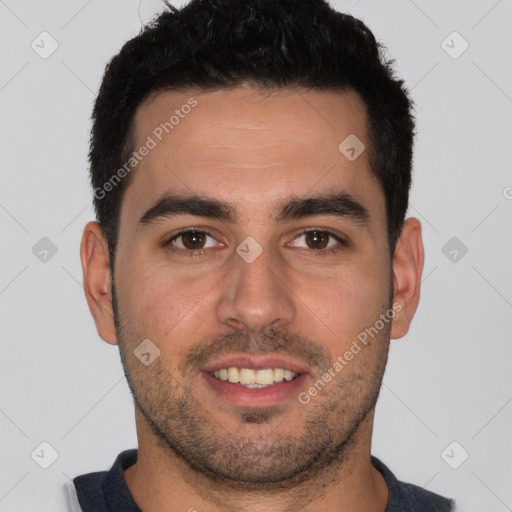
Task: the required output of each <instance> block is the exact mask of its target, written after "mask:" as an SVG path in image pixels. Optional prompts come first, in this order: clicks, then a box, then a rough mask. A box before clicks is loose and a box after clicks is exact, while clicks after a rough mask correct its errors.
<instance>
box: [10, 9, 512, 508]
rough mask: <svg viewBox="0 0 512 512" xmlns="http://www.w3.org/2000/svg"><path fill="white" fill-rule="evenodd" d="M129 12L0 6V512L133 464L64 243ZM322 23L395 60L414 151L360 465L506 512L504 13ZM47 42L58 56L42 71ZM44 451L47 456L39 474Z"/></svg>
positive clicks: (510, 299) (511, 104) (124, 410)
mask: <svg viewBox="0 0 512 512" xmlns="http://www.w3.org/2000/svg"><path fill="white" fill-rule="evenodd" d="M139 4H140V2H139V1H138V0H130V1H127V0H110V1H103V2H101V1H99V0H89V1H85V0H72V1H70V0H68V1H63V0H61V1H53V2H36V1H22V0H19V1H15V0H0V34H1V40H2V42H1V46H0V52H1V62H2V66H1V70H0V109H1V111H0V140H1V145H2V146H1V155H2V158H1V163H0V169H1V173H2V175H1V184H2V186H1V188H0V230H1V234H2V245H1V247H2V250H1V252H0V263H1V265H0V308H1V309H0V311H1V323H0V329H1V339H2V357H1V358H0V361H1V362H0V390H1V391H0V433H1V436H0V456H1V466H2V470H1V472H0V510H1V511H35V510H37V511H38V512H45V511H51V510H57V509H58V506H59V505H58V504H59V503H61V501H60V498H59V496H60V495H61V493H62V491H61V489H62V486H63V484H64V483H65V482H66V481H67V480H68V479H69V478H72V477H74V476H76V475H78V474H82V473H85V472H90V471H95V470H100V469H106V468H108V467H110V465H111V464H112V462H113V461H114V458H115V457H116V455H117V454H118V453H119V452H120V451H122V450H124V449H126V448H131V447H135V446H136V434H135V428H134V419H133V406H132V403H131V397H130V395H129V391H128V388H127V385H126V383H125V381H124V378H123V373H122V368H121V365H120V363H119V358H118V352H117V348H116V347H112V346H110V345H107V344H105V343H103V342H102V341H101V340H100V339H99V337H98V336H97V333H96V330H95V327H94V324H93V321H92V317H91V316H90V314H89V311H88V308H87V305H86V302H85V298H84V293H83V289H82V272H81V266H80V261H79V242H80V237H81V231H82V228H83V225H84V224H85V223H86V222H87V221H88V220H92V219H93V212H92V209H91V194H90V190H89V185H88V181H87V180H88V176H87V161H86V155H87V142H88V134H89V129H90V121H89V117H90V112H91V108H92V102H93V100H94V96H95V92H96V91H97V89H98V87H99V84H100V80H101V77H102V74H103V70H104V66H105V63H106V62H107V61H108V60H109V59H110V57H111V56H112V55H113V54H114V53H116V52H117V51H118V50H119V49H120V47H121V46H122V44H123V43H124V42H125V41H126V40H127V39H129V38H130V37H132V36H134V35H136V34H137V33H138V31H139V28H140V25H141V18H142V19H143V20H147V19H148V17H149V16H150V14H151V13H153V12H155V10H156V9H157V5H158V2H157V1H156V0H155V1H149V0H148V1H147V2H146V1H144V2H143V3H142V5H139ZM177 5H180V4H179V3H177ZM334 5H335V6H336V7H338V8H339V9H340V10H345V11H347V12H350V13H353V14H354V15H356V16H358V17H361V18H362V19H363V21H365V22H366V23H367V24H368V25H369V26H370V28H371V29H372V30H373V31H374V33H375V34H376V36H377V38H378V39H379V40H381V41H382V42H383V43H385V44H386V45H387V46H388V49H389V54H390V55H391V56H392V57H394V58H396V59H397V70H398V73H399V74H400V75H401V76H403V77H404V78H405V80H406V82H407V85H408V86H409V88H410V89H411V91H412V96H413V98H414V100H415V102H416V112H417V120H418V131H419V135H418V137H417V144H416V154H415V175H414V179H415V184H414V189H413V192H412V196H411V206H410V212H409V213H410V215H414V216H417V217H419V219H420V220H421V221H422V224H423V230H424V231H423V233H424V242H425V247H426V262H425V271H424V278H423V291H422V299H421V302H420V308H419V311H418V313H417V316H416V318H415V321H414V322H413V326H412V329H411V331H410V333H409V334H408V335H407V337H406V338H404V339H402V340H396V341H394V342H392V349H391V354H390V362H389V367H388V369H387V372H386V376H385V384H384V387H383V389H382V393H381V398H380V402H379V405H378V408H377V418H376V425H375V436H374V444H373V453H374V454H375V455H377V456H378V457H380V458H381V459H382V460H383V461H384V462H385V463H386V464H388V465H389V466H390V468H391V469H392V470H393V471H394V472H395V473H396V475H397V476H398V477H399V478H401V479H405V480H408V481H411V482H413V483H416V484H418V485H421V486H425V487H426V488H427V489H430V490H433V491H435V492H438V493H441V494H445V495H449V496H452V497H455V498H457V499H458V500H459V505H460V510H463V511H465V512H482V511H485V512H491V511H495V512H502V511H506V510H512V486H511V485H510V482H511V481H512V464H511V462H510V460H511V459H512V440H511V423H512V404H511V402H512V385H511V384H512V382H511V381H512V379H511V371H510V364H511V361H512V344H511V343H510V333H511V331H512V329H511V327H512V315H511V312H512V309H511V308H512V286H511V285H512V270H511V265H510V263H511V262H512V244H511V243H510V237H511V229H510V227H511V223H510V220H511V215H512V173H511V172H510V162H511V160H512V158H511V157H512V155H511V146H512V144H511V141H510V137H511V135H512V130H511V128H512V126H511V124H512V121H511V113H512V74H511V71H510V63H511V62H512V45H511V42H512V41H511V39H512V36H511V32H512V31H511V30H510V21H511V15H512V2H511V1H510V0H501V1H496V0H481V1H462V0H457V1H450V2H442V1H426V0H415V1H412V0H396V1H395V0H394V1H382V0H381V1H379V0H359V1H338V2H336V3H335V4H334ZM43 31H46V32H48V33H49V34H51V37H52V38H53V39H54V40H55V41H57V43H58V48H57V50H56V51H55V52H54V53H53V54H52V55H50V56H47V55H44V56H46V57H47V58H42V57H41V56H40V54H41V53H43V54H44V52H49V50H51V48H52V44H55V43H52V40H51V39H49V37H48V36H40V34H41V32H43ZM454 31H456V32H458V34H460V36H459V35H457V34H453V32H454ZM33 41H34V43H33V44H34V46H35V48H36V49H37V51H38V52H39V53H37V52H36V51H35V50H34V49H33V48H32V47H31V44H32V42H33ZM443 41H445V42H444V43H443ZM464 41H466V42H467V44H469V47H468V48H467V50H466V51H464V53H462V54H461V51H462V50H463V49H464V47H465V44H466V43H465V42H464ZM43 237H47V238H48V239H49V240H51V242H52V244H53V245H54V246H55V247H56V249H57V253H56V254H53V253H52V246H49V245H48V241H47V240H44V241H42V242H39V241H40V239H41V238H43ZM453 237H456V240H452V241H451V242H449V241H450V240H451V239H452V238H453ZM38 242H39V245H36V244H38ZM447 243H449V245H448V246H447V245H446V244H447ZM34 246H36V248H35V249H34V250H33V247H34ZM464 247H466V248H467V253H466V254H463V252H464ZM44 250H48V251H49V252H48V253H44ZM454 251H455V252H454ZM53 252H54V250H53ZM34 253H35V254H34ZM44 258H46V260H45V261H44ZM41 259H43V261H41ZM43 441H45V442H48V443H49V444H50V445H51V446H52V447H53V449H54V450H56V452H58V458H57V459H56V460H55V461H54V462H53V464H51V466H50V467H49V468H48V469H43V468H41V467H40V465H47V464H49V463H50V462H52V460H53V459H52V450H51V449H50V448H49V447H48V446H46V445H43V446H42V447H41V446H40V443H41V442H43ZM453 442H456V443H457V444H452V443H453ZM34 450H35V452H34ZM466 452H467V453H468V454H469V457H468V458H467V460H465V461H464V458H465V456H466ZM31 454H33V456H31ZM452 466H453V467H456V469H454V468H453V467H452ZM36 504H37V505H36Z"/></svg>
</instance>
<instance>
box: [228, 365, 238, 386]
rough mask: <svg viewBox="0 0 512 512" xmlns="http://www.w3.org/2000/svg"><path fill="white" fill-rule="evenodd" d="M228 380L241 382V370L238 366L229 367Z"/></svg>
mask: <svg viewBox="0 0 512 512" xmlns="http://www.w3.org/2000/svg"><path fill="white" fill-rule="evenodd" d="M228 380H229V382H234V383H236V382H240V371H239V370H238V368H228Z"/></svg>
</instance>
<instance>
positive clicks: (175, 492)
mask: <svg viewBox="0 0 512 512" xmlns="http://www.w3.org/2000/svg"><path fill="white" fill-rule="evenodd" d="M136 422H137V433H138V438H139V453H138V460H137V463H136V464H135V465H133V466H132V467H130V468H129V469H127V470H126V471H125V479H126V482H127V485H128V488H129V490H130V492H131V494H132V496H133V498H134V499H135V501H136V502H137V504H138V506H139V508H141V509H142V510H144V512H157V511H159V512H175V511H177V510H183V511H189V512H202V511H206V510H208V511H209V512H221V511H222V512H235V511H236V512H249V511H251V512H260V511H268V510H272V511H275V512H289V511H290V512H291V511H294V512H295V511H297V510H302V511H305V512H320V511H322V512H330V511H333V512H334V511H338V510H345V509H347V510H353V511H354V512H359V511H363V510H364V511H372V512H384V510H385V508H386V504H387V501H388V489H387V486H386V483H385V481H384V478H383V477H382V475H381V474H380V473H379V471H377V470H376V469H375V468H374V467H373V466H372V464H371V457H370V448H371V433H372V426H373V411H372V412H371V413H370V414H369V415H368V416H367V417H366V418H365V420H364V421H363V422H362V423H361V425H360V427H359V429H358V431H357V432H356V433H355V435H354V437H353V439H352V442H351V443H350V445H347V446H346V450H345V451H344V454H343V458H342V460H341V461H339V463H338V464H333V465H332V466H330V467H328V468H322V469H321V470H318V471H317V472H316V473H315V474H314V475H311V476H308V477H307V479H304V478H303V479H302V481H300V482H299V483H296V484H294V485H291V484H290V485H286V484H283V485H281V486H279V488H277V487H274V488H273V489H268V488H267V489H265V490H261V489H258V490H255V489H254V488H248V487H245V488H244V487H242V486H240V485H238V484H235V483H234V482H233V483H229V482H219V481H218V480H215V479H214V478H212V477H210V476H207V475H204V474H202V473H199V472H197V471H196V470H194V469H192V468H191V467H190V466H189V465H188V464H187V463H186V462H185V461H183V460H182V459H181V458H180V457H179V456H177V455H176V454H174V453H173V452H171V451H170V449H169V448H168V446H167V445H165V443H163V441H161V440H160V439H159V438H158V437H157V436H155V434H154V433H153V432H152V430H151V428H150V427H149V425H148V424H147V422H146V420H145V418H144V417H143V416H142V414H141V413H140V411H139V410H138V408H137V409H136Z"/></svg>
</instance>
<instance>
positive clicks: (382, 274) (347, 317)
mask: <svg viewBox="0 0 512 512" xmlns="http://www.w3.org/2000/svg"><path fill="white" fill-rule="evenodd" d="M389 283H390V277H388V275H387V273H386V271H385V270H384V268H383V269H379V268H377V267H376V266H375V262H373V263H372V264H370V263H367V264H366V265H365V264H364V262H362V264H361V266H353V267H351V268H350V269H346V270H343V271H342V272H339V273H337V274H332V275H331V276H330V277H328V278H322V279H321V280H319V281H317V282H316V285H315V286H311V283H310V282H308V283H304V287H303V294H304V295H302V294H300V295H302V296H303V297H307V299H305V300H304V303H305V304H307V305H308V306H309V307H310V311H313V312H314V313H315V315H314V316H315V317H316V318H315V319H314V320H315V322H316V323H317V324H318V323H319V322H320V327H322V324H323V327H324V329H322V330H325V332H326V335H327V336H328V337H330V338H333V342H332V343H333V344H336V347H339V350H340V349H341V348H342V346H341V345H343V346H344V345H345V344H347V343H348V344H350V342H351V341H352V339H354V338H356V337H357V336H358V334H359V333H360V332H361V331H363V330H364V329H365V328H366V327H369V326H371V325H373V324H374V323H375V321H376V320H377V319H378V318H379V316H380V315H381V313H384V312H385V311H386V310H387V309H388V307H389V286H390V284H389ZM310 317H311V314H310ZM304 327H305V328H306V326H304ZM333 348H334V347H333Z"/></svg>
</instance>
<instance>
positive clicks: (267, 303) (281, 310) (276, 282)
mask: <svg viewBox="0 0 512 512" xmlns="http://www.w3.org/2000/svg"><path fill="white" fill-rule="evenodd" d="M231 257H232V258H233V263H232V267H231V269H230V271H229V272H228V273H227V274H226V277H225V280H224V282H223V283H222V282H221V283H220V286H221V287H222V293H221V295H220V297H219V299H218V302H217V305H216V314H217V319H218V321H219V322H220V323H223V324H225V325H228V326H229V327H231V328H233V329H242V330H245V331H247V332H249V333H250V334H253V335H261V334H262V333H263V332H265V331H266V330H267V329H270V328H284V327H286V326H287V325H288V324H290V323H292V322H293V321H294V319H295V316H296V305H295V302H294V300H293V291H292V289H291V287H290V283H287V277H286V272H285V268H284V266H283V262H281V261H280V260H279V255H278V254H273V253H272V251H271V250H270V249H265V250H263V252H262V253H261V254H260V255H259V256H258V257H257V258H256V259H255V260H254V261H251V262H249V261H250V260H246V259H244V258H243V257H241V256H240V255H239V254H238V253H233V255H232V256H231Z"/></svg>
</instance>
